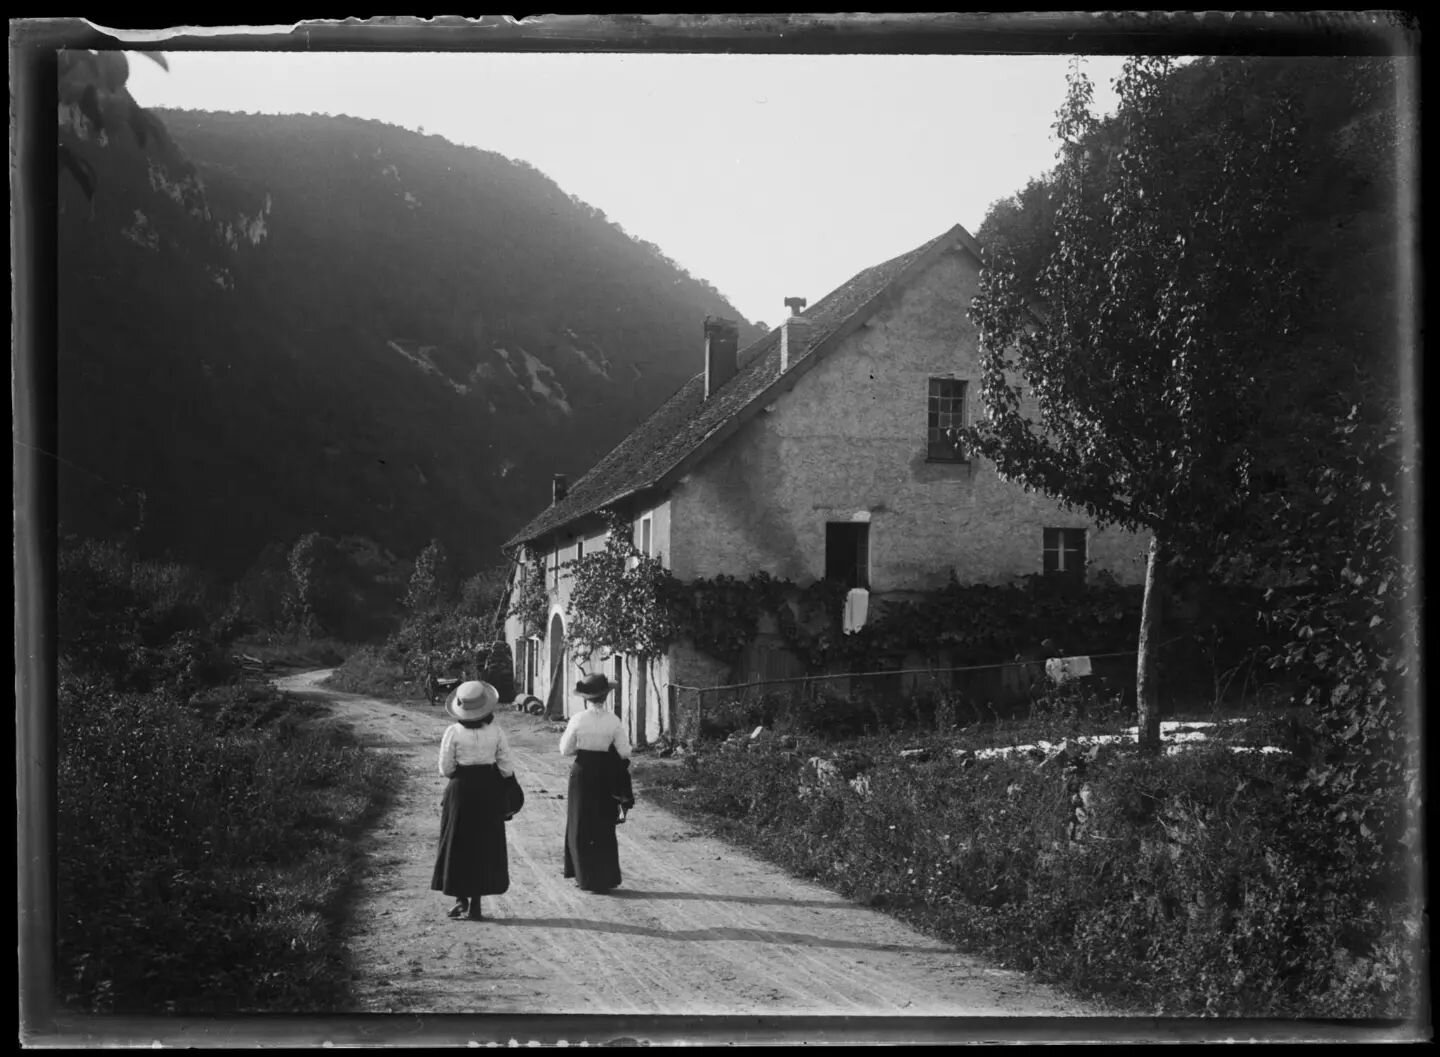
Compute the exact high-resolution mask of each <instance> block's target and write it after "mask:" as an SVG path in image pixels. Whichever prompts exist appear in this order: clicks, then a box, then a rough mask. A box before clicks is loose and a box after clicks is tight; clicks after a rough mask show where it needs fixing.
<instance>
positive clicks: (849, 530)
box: [825, 521, 870, 588]
mask: <svg viewBox="0 0 1440 1057" xmlns="http://www.w3.org/2000/svg"><path fill="white" fill-rule="evenodd" d="M825 579H827V580H835V581H838V582H839V583H842V584H844V585H845V586H846V587H867V588H868V587H869V586H870V525H869V524H868V523H867V522H864V521H831V522H829V523H828V524H826V526H825Z"/></svg>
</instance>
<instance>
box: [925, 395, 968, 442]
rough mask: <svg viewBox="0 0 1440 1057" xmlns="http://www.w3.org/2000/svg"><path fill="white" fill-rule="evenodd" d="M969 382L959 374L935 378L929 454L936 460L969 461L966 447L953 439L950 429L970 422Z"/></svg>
mask: <svg viewBox="0 0 1440 1057" xmlns="http://www.w3.org/2000/svg"><path fill="white" fill-rule="evenodd" d="M965 390H966V383H965V382H963V381H960V380H959V379H957V378H931V379H930V393H929V398H928V402H927V405H926V414H925V429H926V447H925V456H926V458H928V459H930V460H931V461H932V462H967V461H968V460H969V454H968V453H967V452H966V451H965V449H964V447H962V446H961V445H960V444H958V443H956V442H955V441H953V440H951V439H950V436H949V432H950V430H953V429H960V428H962V427H963V426H964V425H965V424H966V417H965Z"/></svg>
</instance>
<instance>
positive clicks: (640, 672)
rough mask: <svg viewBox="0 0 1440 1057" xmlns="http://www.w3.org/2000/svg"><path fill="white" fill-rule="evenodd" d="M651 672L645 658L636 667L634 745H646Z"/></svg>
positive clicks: (631, 741)
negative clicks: (646, 708) (646, 700)
mask: <svg viewBox="0 0 1440 1057" xmlns="http://www.w3.org/2000/svg"><path fill="white" fill-rule="evenodd" d="M649 682H650V671H649V665H647V664H646V663H645V658H644V657H642V658H640V663H639V664H637V665H635V735H634V737H632V738H631V739H630V744H632V745H644V744H645V698H646V695H647V692H648V690H649V685H648V684H649Z"/></svg>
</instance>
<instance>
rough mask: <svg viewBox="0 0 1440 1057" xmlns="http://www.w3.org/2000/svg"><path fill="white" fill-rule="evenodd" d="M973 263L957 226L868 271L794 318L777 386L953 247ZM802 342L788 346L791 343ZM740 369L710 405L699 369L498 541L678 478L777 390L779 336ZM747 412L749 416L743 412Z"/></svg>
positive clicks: (969, 242)
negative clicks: (553, 499) (554, 499)
mask: <svg viewBox="0 0 1440 1057" xmlns="http://www.w3.org/2000/svg"><path fill="white" fill-rule="evenodd" d="M956 244H958V245H960V246H961V247H963V248H964V249H966V250H968V251H969V252H970V253H971V254H972V255H974V257H975V258H976V259H977V260H979V258H980V247H979V245H978V244H977V243H976V242H975V239H974V238H973V237H972V236H971V235H970V233H969V232H968V231H966V230H965V229H964V228H963V227H961V226H960V225H959V224H956V225H955V226H954V227H952V228H950V229H949V230H947V231H945V232H944V233H943V234H940V235H937V236H936V237H935V238H933V239H931V240H930V241H929V242H927V243H925V244H924V245H923V246H919V247H917V248H915V249H913V250H911V251H910V252H909V253H903V254H901V255H900V256H898V257H895V258H892V259H891V260H888V261H885V262H884V263H883V264H877V265H875V266H874V267H872V268H867V269H865V270H864V271H863V272H860V273H859V274H858V275H856V276H854V277H853V278H852V279H850V280H849V281H848V282H846V283H844V284H842V285H841V286H839V287H837V288H836V289H835V290H832V291H831V292H830V293H829V294H827V295H825V297H823V298H821V299H820V300H819V301H817V302H816V303H815V304H814V305H813V306H811V307H810V308H809V309H807V310H806V311H804V312H802V313H801V314H800V316H801V318H802V319H804V320H805V321H806V323H808V324H809V325H808V326H806V327H804V328H800V329H799V333H798V334H792V335H791V341H792V350H791V353H790V366H789V368H788V369H787V370H786V371H784V372H783V375H784V377H783V383H784V385H786V386H788V385H791V384H793V378H794V377H798V376H799V375H800V374H801V373H803V372H804V371H807V370H809V369H810V368H811V367H813V366H814V364H815V363H817V362H818V361H819V360H820V359H821V358H823V357H824V355H825V354H826V353H827V352H828V351H829V350H830V349H832V348H834V347H835V346H836V345H838V344H839V343H840V341H841V340H843V339H844V338H845V337H847V336H848V335H849V334H851V333H852V332H853V331H854V330H855V329H856V328H858V327H859V326H860V325H861V324H863V323H864V322H865V320H867V319H869V318H870V317H871V316H872V315H874V314H875V312H877V311H878V310H879V309H880V308H881V307H883V306H884V304H885V303H886V302H887V301H888V300H889V298H890V297H892V296H893V295H894V294H895V293H896V292H897V291H898V290H899V289H900V288H901V287H903V286H904V285H905V283H907V282H908V281H909V280H910V279H911V278H913V277H914V276H915V275H918V274H919V273H920V272H922V271H923V270H924V269H925V268H926V267H928V266H929V264H930V263H931V261H933V260H934V259H935V258H936V257H938V256H939V255H940V254H941V253H943V252H944V251H945V250H947V249H949V248H950V247H952V246H954V245H956ZM797 339H798V340H799V341H802V342H803V343H804V344H803V345H802V346H801V347H799V348H798V349H797V348H795V347H794V343H795V342H796V340H797ZM738 359H739V364H740V366H739V370H737V371H736V373H735V376H734V377H733V378H731V379H730V380H729V381H727V382H726V383H725V384H724V385H723V386H722V387H721V388H720V389H719V390H717V391H716V392H715V393H713V394H712V395H711V397H710V399H709V400H706V399H705V372H704V371H703V370H702V371H701V372H700V373H698V374H696V375H695V377H693V378H691V379H690V380H689V381H688V382H686V383H685V384H684V385H682V386H681V387H680V388H679V390H677V391H676V393H675V395H674V396H672V397H670V399H669V400H667V401H665V403H663V404H661V405H660V407H659V409H658V410H656V411H655V413H654V414H652V415H651V416H650V417H649V418H648V419H646V420H645V421H644V422H642V423H641V424H640V425H639V426H638V427H637V428H636V429H635V431H634V432H632V433H631V434H630V435H629V436H628V437H626V438H625V439H624V440H622V441H621V442H620V443H619V444H617V445H616V446H615V447H614V448H613V449H611V451H610V452H609V454H607V455H605V456H604V457H603V458H602V459H601V460H600V461H599V462H597V463H596V464H595V465H594V466H593V467H591V469H590V470H589V471H588V472H587V473H586V474H585V475H584V476H583V477H581V478H580V479H579V480H578V481H576V482H575V484H574V485H573V486H572V487H571V488H570V490H569V492H568V493H567V494H566V495H565V497H564V498H563V499H561V500H560V501H559V502H558V503H554V504H552V505H551V506H549V507H547V508H546V509H545V510H544V511H542V512H541V513H540V514H539V515H538V516H537V517H535V518H534V519H532V520H531V521H530V523H529V524H527V525H526V526H525V527H524V528H522V529H521V530H520V531H519V532H517V533H516V534H515V535H514V536H512V537H511V538H510V539H509V541H507V542H506V543H505V549H506V550H510V549H511V548H513V547H516V546H518V545H520V544H522V543H528V542H530V541H532V540H535V539H537V538H539V537H540V536H543V535H545V534H546V533H547V532H552V531H554V530H556V529H559V528H563V527H565V526H566V525H568V524H570V523H571V522H574V521H577V520H579V519H580V518H582V517H584V516H586V515H587V514H592V513H594V512H595V511H597V510H600V509H602V508H604V507H606V506H609V505H610V504H612V503H614V502H615V501H617V500H619V499H622V498H624V497H625V496H628V495H633V494H634V493H636V492H639V491H642V490H644V489H647V488H658V487H663V486H665V485H667V484H669V483H672V482H673V481H674V480H676V479H677V478H678V477H680V476H681V475H682V474H683V473H684V472H685V471H686V470H687V469H688V468H689V467H690V466H691V465H693V464H694V463H695V462H697V461H698V460H699V459H701V458H703V457H704V456H705V455H706V454H708V453H709V452H710V451H711V450H713V449H714V448H715V447H716V446H718V445H719V444H720V443H722V442H723V441H724V440H725V439H726V438H727V437H729V436H730V435H731V434H732V433H734V432H735V430H737V429H738V428H739V427H740V426H741V425H742V424H743V423H744V422H745V421H748V419H749V418H750V416H751V415H752V414H754V413H755V412H756V411H758V410H759V409H760V408H761V407H763V406H764V405H765V404H767V403H769V402H770V401H769V399H763V398H765V397H768V396H769V394H770V393H771V390H773V389H777V388H779V387H780V383H781V382H782V377H781V376H782V372H781V370H780V331H779V329H778V328H777V329H775V330H772V331H770V333H768V334H766V335H765V336H764V337H762V338H760V339H759V340H757V341H755V342H752V343H751V344H750V345H749V346H747V347H746V348H745V349H744V350H742V351H741V352H740V355H739V357H738ZM747 412H748V413H747Z"/></svg>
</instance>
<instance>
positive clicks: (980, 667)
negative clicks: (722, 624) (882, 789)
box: [670, 635, 1184, 693]
mask: <svg viewBox="0 0 1440 1057" xmlns="http://www.w3.org/2000/svg"><path fill="white" fill-rule="evenodd" d="M1182 638H1184V636H1183V635H1177V636H1175V637H1174V638H1172V639H1168V640H1166V641H1165V642H1162V643H1160V644H1159V645H1158V646H1156V647H1155V648H1156V649H1157V650H1158V649H1163V648H1164V647H1166V646H1169V645H1170V644H1171V643H1174V642H1179V641H1180V639H1182ZM1137 652H1139V651H1137V650H1120V651H1118V652H1115V653H1089V654H1083V656H1086V657H1089V658H1090V659H1091V660H1103V659H1107V658H1110V657H1133V656H1135V654H1136V653H1137ZM1062 659H1063V658H1062ZM1042 663H1043V662H1042V661H1038V660H1037V661H1001V662H1000V663H998V664H967V665H963V666H960V667H954V668H880V669H877V670H875V671H869V672H831V673H827V674H824V675H797V676H792V677H789V678H785V679H756V680H751V681H750V682H747V683H729V684H726V685H724V686H685V685H683V684H681V683H671V684H670V685H671V686H673V687H674V688H675V689H676V690H693V691H695V692H696V693H700V692H705V691H712V690H748V689H750V688H751V687H756V686H776V685H779V684H782V683H813V682H820V681H822V680H831V679H861V678H864V677H865V676H868V675H926V674H929V675H944V674H947V673H949V672H983V671H991V670H994V669H996V668H1014V667H1018V666H1024V665H1029V664H1035V665H1039V664H1042Z"/></svg>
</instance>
